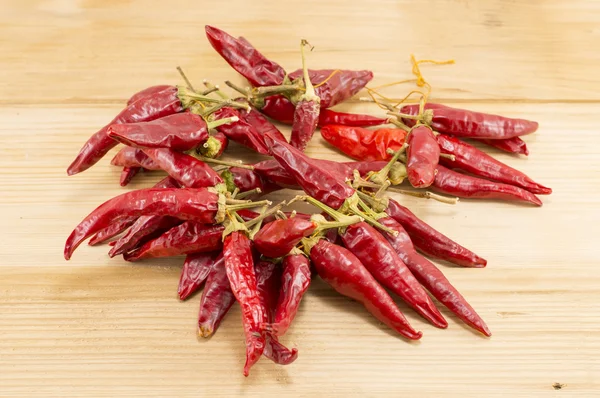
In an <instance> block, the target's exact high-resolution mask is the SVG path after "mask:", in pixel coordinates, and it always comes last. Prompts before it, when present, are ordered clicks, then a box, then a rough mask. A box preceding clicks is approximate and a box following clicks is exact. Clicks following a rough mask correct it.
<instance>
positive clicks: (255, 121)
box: [236, 98, 293, 141]
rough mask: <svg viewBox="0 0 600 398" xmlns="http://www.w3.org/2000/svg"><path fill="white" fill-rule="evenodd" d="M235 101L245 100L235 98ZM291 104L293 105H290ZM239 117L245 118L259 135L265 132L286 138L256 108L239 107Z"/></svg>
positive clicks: (281, 138)
mask: <svg viewBox="0 0 600 398" xmlns="http://www.w3.org/2000/svg"><path fill="white" fill-rule="evenodd" d="M236 101H237V102H246V103H247V101H246V100H245V99H244V98H238V99H236ZM292 106H293V105H292ZM238 112H239V114H240V117H241V118H242V119H243V120H245V121H246V122H247V123H248V124H250V125H251V126H252V127H254V129H255V130H256V131H257V132H258V133H259V135H260V136H263V135H265V134H267V133H269V134H271V135H272V136H273V137H276V138H277V139H280V140H284V141H285V140H286V139H285V137H284V135H283V134H281V131H279V129H278V128H277V127H276V126H275V125H274V124H273V123H271V122H270V121H269V120H268V119H267V118H266V117H264V116H263V114H262V113H260V112H259V111H258V110H256V108H254V107H249V109H247V110H246V109H240V110H239V111H238Z"/></svg>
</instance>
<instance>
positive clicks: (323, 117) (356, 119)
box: [319, 109, 388, 127]
mask: <svg viewBox="0 0 600 398" xmlns="http://www.w3.org/2000/svg"><path fill="white" fill-rule="evenodd" d="M387 122H388V120H387V119H384V118H380V117H376V116H371V115H360V114H356V113H343V112H336V111H332V110H331V109H321V113H320V114H319V126H320V127H324V126H327V125H331V124H335V125H340V126H349V127H373V126H380V125H382V124H386V123H387Z"/></svg>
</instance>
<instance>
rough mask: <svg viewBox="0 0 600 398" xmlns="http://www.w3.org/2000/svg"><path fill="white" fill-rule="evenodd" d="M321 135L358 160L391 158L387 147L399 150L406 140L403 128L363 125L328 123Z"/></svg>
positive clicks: (322, 129)
mask: <svg viewBox="0 0 600 398" xmlns="http://www.w3.org/2000/svg"><path fill="white" fill-rule="evenodd" d="M321 136H322V137H323V138H324V139H325V141H327V142H328V143H330V144H331V145H333V146H334V147H336V148H337V149H339V150H340V151H342V152H343V153H345V154H346V155H348V156H350V157H351V158H354V159H358V160H389V159H390V158H391V155H389V154H388V153H387V149H388V148H390V149H393V150H394V151H397V150H399V149H400V148H402V145H404V142H405V141H406V131H404V130H402V129H396V128H393V129H377V130H369V129H365V128H361V127H348V126H340V125H328V126H323V128H321Z"/></svg>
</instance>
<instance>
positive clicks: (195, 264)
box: [177, 251, 223, 300]
mask: <svg viewBox="0 0 600 398" xmlns="http://www.w3.org/2000/svg"><path fill="white" fill-rule="evenodd" d="M219 259H220V260H221V266H223V263H222V260H223V255H222V254H221V252H219V251H215V252H211V253H192V254H188V255H187V256H186V258H185V261H184V263H183V268H182V269H181V276H180V277H179V286H178V287H177V294H178V295H179V299H180V300H186V299H187V298H188V297H190V296H191V295H192V294H193V293H195V292H196V291H197V290H198V289H200V287H201V286H202V284H203V283H204V281H205V280H206V279H207V278H208V275H209V274H210V272H211V269H212V268H213V267H214V266H215V265H216V264H217V261H218V260H219Z"/></svg>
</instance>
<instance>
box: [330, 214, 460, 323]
mask: <svg viewBox="0 0 600 398" xmlns="http://www.w3.org/2000/svg"><path fill="white" fill-rule="evenodd" d="M340 236H341V238H342V241H343V242H344V246H346V248H347V249H348V250H350V251H351V252H352V254H354V255H355V256H356V257H357V258H358V259H359V260H360V262H361V263H362V264H363V265H364V266H365V268H366V269H367V270H368V271H369V272H370V273H371V275H373V277H374V278H375V279H376V280H377V281H378V282H379V283H381V284H382V285H383V286H385V287H386V288H388V289H389V290H391V291H392V292H394V293H396V294H397V295H398V296H400V297H401V298H402V300H404V302H406V303H407V304H408V305H410V306H411V307H412V308H413V309H414V310H415V311H417V313H419V314H420V315H421V316H423V317H424V318H425V319H427V320H428V321H429V322H431V323H432V324H433V325H434V326H436V327H438V328H447V327H448V322H446V320H445V319H444V317H443V316H442V314H440V312H439V311H438V309H437V308H436V307H435V304H433V302H432V301H431V299H430V298H429V296H428V295H427V292H425V290H423V288H422V287H421V285H420V284H419V282H418V281H417V280H416V279H415V277H414V276H413V275H412V274H411V273H410V271H409V269H408V268H407V267H406V264H404V262H403V261H402V260H401V259H400V257H399V256H398V254H397V253H396V251H395V250H394V248H393V247H392V246H391V245H390V244H389V242H388V241H387V240H386V239H385V238H384V237H383V236H382V235H381V234H380V233H379V232H378V231H377V230H376V229H375V228H373V227H371V226H370V225H369V224H367V223H365V222H359V223H357V224H352V225H350V226H349V227H347V228H346V230H345V231H343V232H341V233H340Z"/></svg>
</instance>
